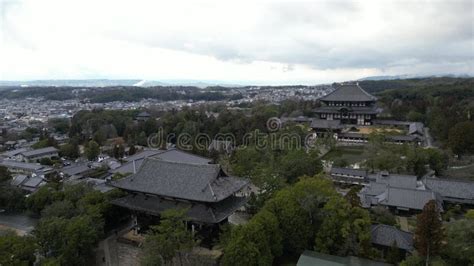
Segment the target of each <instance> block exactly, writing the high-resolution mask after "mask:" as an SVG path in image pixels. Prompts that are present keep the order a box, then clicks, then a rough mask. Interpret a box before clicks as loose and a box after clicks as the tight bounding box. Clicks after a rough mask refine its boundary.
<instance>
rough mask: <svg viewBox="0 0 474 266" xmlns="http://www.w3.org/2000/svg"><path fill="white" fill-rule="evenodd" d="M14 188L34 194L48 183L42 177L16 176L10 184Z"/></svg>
mask: <svg viewBox="0 0 474 266" xmlns="http://www.w3.org/2000/svg"><path fill="white" fill-rule="evenodd" d="M10 184H11V185H12V186H15V187H18V188H21V189H23V190H25V191H26V192H29V193H33V192H35V191H36V190H38V189H39V188H40V187H41V186H43V185H45V184H46V181H45V180H44V179H43V178H42V177H40V176H36V175H33V176H29V175H21V174H20V175H15V176H13V179H12V181H11V182H10Z"/></svg>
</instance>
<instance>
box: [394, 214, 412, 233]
mask: <svg viewBox="0 0 474 266" xmlns="http://www.w3.org/2000/svg"><path fill="white" fill-rule="evenodd" d="M397 219H398V223H399V224H400V229H402V230H403V231H407V232H409V231H410V230H409V228H408V219H407V217H400V216H397Z"/></svg>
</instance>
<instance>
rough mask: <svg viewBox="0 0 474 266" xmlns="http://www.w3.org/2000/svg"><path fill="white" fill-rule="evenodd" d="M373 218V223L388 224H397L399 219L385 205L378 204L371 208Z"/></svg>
mask: <svg viewBox="0 0 474 266" xmlns="http://www.w3.org/2000/svg"><path fill="white" fill-rule="evenodd" d="M370 211H371V219H372V222H373V223H379V224H387V225H396V224H397V220H396V219H395V215H393V214H392V213H391V212H390V211H389V210H387V209H386V208H384V207H381V206H376V207H374V208H371V209H370Z"/></svg>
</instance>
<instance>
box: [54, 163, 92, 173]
mask: <svg viewBox="0 0 474 266" xmlns="http://www.w3.org/2000/svg"><path fill="white" fill-rule="evenodd" d="M89 170H91V169H90V168H89V166H88V165H87V164H86V163H83V164H74V165H70V166H66V167H63V168H61V172H63V173H65V174H67V175H78V174H82V173H84V172H87V171H89Z"/></svg>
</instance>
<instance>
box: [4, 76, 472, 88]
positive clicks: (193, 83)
mask: <svg viewBox="0 0 474 266" xmlns="http://www.w3.org/2000/svg"><path fill="white" fill-rule="evenodd" d="M430 77H433V78H435V77H437V78H439V77H452V78H469V77H472V75H468V74H462V75H455V74H442V75H393V76H371V77H365V78H361V79H358V80H359V81H364V80H395V79H411V78H430ZM257 83H258V84H252V82H250V81H241V82H225V81H219V80H192V79H165V80H141V79H51V80H29V81H2V80H0V87H8V86H22V87H32V86H44V87H47V86H50V87H67V86H69V87H111V86H136V87H152V86H190V87H198V88H205V87H210V86H222V87H241V86H248V85H263V84H262V83H263V82H257Z"/></svg>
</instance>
